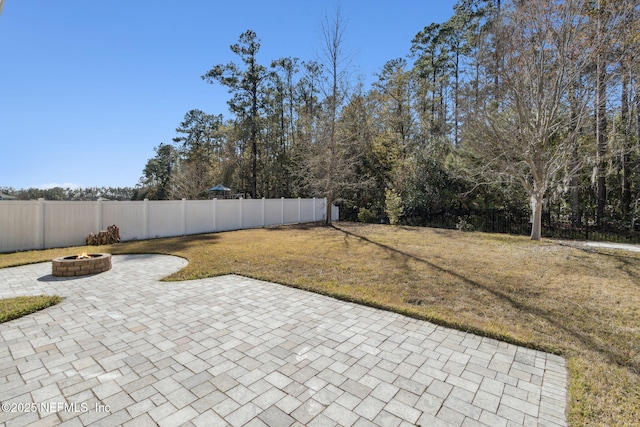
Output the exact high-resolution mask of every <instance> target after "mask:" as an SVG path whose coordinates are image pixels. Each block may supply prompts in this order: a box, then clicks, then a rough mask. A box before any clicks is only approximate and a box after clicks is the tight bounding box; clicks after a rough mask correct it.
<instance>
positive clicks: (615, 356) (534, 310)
mask: <svg viewBox="0 0 640 427" xmlns="http://www.w3.org/2000/svg"><path fill="white" fill-rule="evenodd" d="M333 228H334V229H335V230H337V231H339V232H342V233H344V234H345V235H348V236H351V237H354V238H357V239H360V240H362V241H363V242H366V243H368V244H372V245H376V246H377V247H379V248H381V249H383V250H385V251H388V252H390V253H391V254H393V255H395V256H394V258H395V257H396V256H400V257H403V258H405V260H408V259H411V260H413V261H417V262H419V263H422V264H425V265H428V266H429V267H431V268H433V269H435V270H438V271H440V272H442V273H446V274H450V275H452V276H453V277H456V278H457V279H459V280H461V281H463V282H464V283H466V284H468V285H470V286H472V287H474V288H477V289H482V290H483V291H486V292H488V293H490V294H492V295H493V296H495V297H496V298H498V299H500V300H502V301H505V302H506V303H508V304H509V305H511V306H512V307H513V308H515V309H517V310H518V311H522V312H523V313H529V314H533V315H535V316H538V317H540V318H542V319H545V320H546V321H547V322H549V324H551V325H553V326H554V327H556V328H558V329H559V330H562V331H564V332H565V333H566V334H567V335H569V336H572V337H574V338H576V339H578V340H579V341H580V342H581V343H582V344H583V345H584V347H586V348H587V349H589V350H593V351H596V352H597V353H599V354H600V355H602V356H604V357H605V358H606V359H607V360H609V361H610V363H612V364H615V365H617V366H620V367H622V368H625V369H628V370H629V371H630V372H631V373H633V374H636V375H637V374H640V366H638V365H637V364H634V363H628V362H627V360H628V359H627V358H626V357H624V356H623V355H621V354H619V353H617V352H616V351H615V349H614V348H612V346H608V345H606V343H602V344H599V343H597V342H596V341H595V340H593V339H592V338H590V337H589V336H588V335H587V334H586V333H584V332H582V331H580V330H578V329H575V328H571V327H570V326H569V325H567V324H565V323H564V322H561V321H559V320H558V319H556V317H555V316H554V315H553V313H551V312H549V311H547V310H542V309H540V308H538V307H534V306H532V305H529V304H525V303H522V302H520V301H517V300H515V299H514V298H513V297H511V296H510V295H508V294H506V293H504V292H501V291H498V290H496V289H492V288H490V287H488V286H486V285H483V284H482V283H479V282H477V281H475V280H473V279H471V278H469V277H465V276H462V275H460V274H459V273H457V272H456V271H453V270H450V269H447V268H445V267H442V266H440V265H437V264H434V263H433V262H430V261H428V260H426V259H423V258H420V257H418V256H415V255H412V254H410V253H407V252H404V251H402V250H400V249H397V248H394V247H392V246H388V245H386V244H384V243H380V242H376V241H374V240H371V239H369V238H368V237H366V236H362V235H359V234H356V233H353V232H351V231H348V230H344V229H341V228H339V227H337V226H335V225H334V226H333ZM405 265H406V261H405ZM444 326H450V325H444ZM472 332H476V331H474V330H472ZM478 332H480V333H482V332H483V331H478ZM500 339H504V338H500ZM509 339H510V340H511V342H512V343H514V344H517V345H526V346H529V347H531V346H534V347H536V348H537V349H539V350H543V351H548V352H553V353H558V350H559V349H556V348H551V347H549V346H545V345H543V344H541V343H527V342H519V341H518V340H516V339H515V338H513V337H510V338H509Z"/></svg>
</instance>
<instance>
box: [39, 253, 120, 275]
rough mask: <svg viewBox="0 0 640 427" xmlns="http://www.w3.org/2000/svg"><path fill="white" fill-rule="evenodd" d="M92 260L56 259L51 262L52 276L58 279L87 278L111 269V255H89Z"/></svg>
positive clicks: (72, 257) (71, 257)
mask: <svg viewBox="0 0 640 427" xmlns="http://www.w3.org/2000/svg"><path fill="white" fill-rule="evenodd" d="M89 256H90V258H82V259H76V257H74V256H70V257H60V258H55V259H54V260H53V261H52V262H51V274H53V275H54V276H56V277H75V276H86V275H89V274H97V273H102V272H103V271H107V270H110V269H111V254H89Z"/></svg>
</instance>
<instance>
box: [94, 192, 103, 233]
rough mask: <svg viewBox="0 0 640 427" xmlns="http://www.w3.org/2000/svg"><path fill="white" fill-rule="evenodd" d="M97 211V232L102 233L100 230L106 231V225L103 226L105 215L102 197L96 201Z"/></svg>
mask: <svg viewBox="0 0 640 427" xmlns="http://www.w3.org/2000/svg"><path fill="white" fill-rule="evenodd" d="M96 205H97V207H96V209H97V212H96V213H97V215H96V222H97V224H96V225H97V226H98V227H97V228H98V229H97V230H96V231H100V230H104V224H103V222H104V221H103V213H102V199H101V198H100V197H98V200H96Z"/></svg>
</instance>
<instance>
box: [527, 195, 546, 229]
mask: <svg viewBox="0 0 640 427" xmlns="http://www.w3.org/2000/svg"><path fill="white" fill-rule="evenodd" d="M536 187H538V186H537V185H536ZM530 201H531V216H532V222H531V240H540V239H541V238H542V206H543V202H544V191H542V190H539V189H535V190H534V191H533V192H532V194H531V199H530Z"/></svg>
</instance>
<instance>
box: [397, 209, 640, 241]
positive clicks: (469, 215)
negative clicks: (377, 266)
mask: <svg viewBox="0 0 640 427" xmlns="http://www.w3.org/2000/svg"><path fill="white" fill-rule="evenodd" d="M408 222H409V223H413V224H416V225H424V226H428V227H437V228H451V229H455V228H457V229H460V230H463V231H484V232H488V233H507V234H516V235H529V234H531V212H530V211H528V210H519V209H449V210H445V211H440V212H432V213H429V214H426V215H424V214H423V215H421V216H420V217H419V218H418V217H414V218H410V219H408ZM542 235H543V237H552V238H559V239H567V240H593V241H611V242H620V243H640V222H639V223H634V222H633V221H631V220H626V221H625V220H622V219H619V218H615V217H612V216H610V217H606V218H601V219H600V221H597V220H596V218H595V216H594V215H590V214H589V212H582V213H581V214H580V215H579V217H572V216H571V215H570V214H564V215H563V214H562V213H560V212H557V213H555V212H552V211H544V212H543V215H542Z"/></svg>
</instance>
